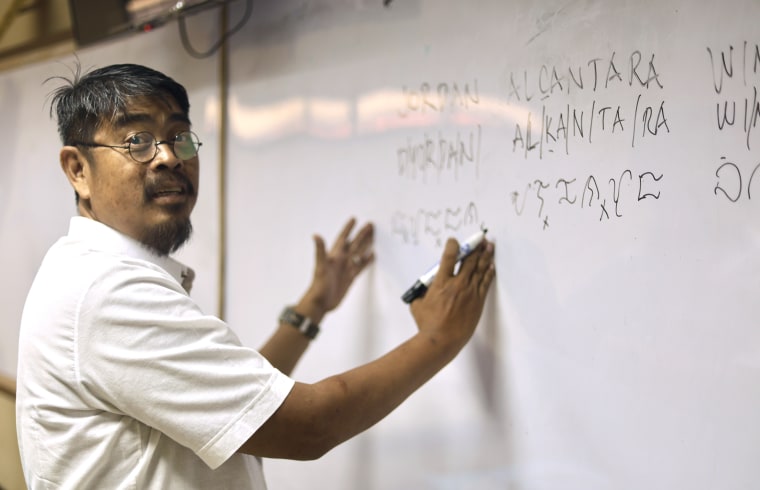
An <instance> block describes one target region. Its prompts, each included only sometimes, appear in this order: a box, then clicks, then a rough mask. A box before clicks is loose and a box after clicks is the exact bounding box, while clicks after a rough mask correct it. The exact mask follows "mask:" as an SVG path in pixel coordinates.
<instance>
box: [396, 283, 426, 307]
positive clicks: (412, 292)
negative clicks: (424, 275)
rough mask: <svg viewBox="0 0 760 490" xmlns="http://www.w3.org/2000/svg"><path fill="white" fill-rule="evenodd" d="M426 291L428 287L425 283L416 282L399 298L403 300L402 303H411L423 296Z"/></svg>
mask: <svg viewBox="0 0 760 490" xmlns="http://www.w3.org/2000/svg"><path fill="white" fill-rule="evenodd" d="M427 289H428V287H427V286H426V285H425V283H423V282H422V281H417V282H415V283H414V285H413V286H412V287H410V288H409V289H407V290H406V292H405V293H404V294H403V295H402V296H401V299H402V300H404V303H411V302H412V301H414V300H415V299H417V298H419V297H420V296H422V295H424V294H425V293H426V292H427Z"/></svg>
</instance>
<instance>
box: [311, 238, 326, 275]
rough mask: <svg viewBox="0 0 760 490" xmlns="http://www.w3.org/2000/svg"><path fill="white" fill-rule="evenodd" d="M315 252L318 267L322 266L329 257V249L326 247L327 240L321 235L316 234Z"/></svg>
mask: <svg viewBox="0 0 760 490" xmlns="http://www.w3.org/2000/svg"><path fill="white" fill-rule="evenodd" d="M313 238H314V253H315V260H316V264H317V267H318V266H320V265H321V264H322V263H324V261H325V260H326V258H327V249H326V248H325V241H324V239H323V238H322V237H321V236H319V235H314V237H313Z"/></svg>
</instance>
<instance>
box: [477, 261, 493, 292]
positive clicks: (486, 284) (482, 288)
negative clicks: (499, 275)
mask: <svg viewBox="0 0 760 490" xmlns="http://www.w3.org/2000/svg"><path fill="white" fill-rule="evenodd" d="M494 277H496V266H495V265H494V264H493V262H492V263H491V264H490V265H489V266H488V269H486V272H485V274H483V279H481V281H480V284H479V285H478V293H479V294H480V296H481V297H485V296H486V294H488V290H489V289H490V288H491V283H492V282H493V278H494Z"/></svg>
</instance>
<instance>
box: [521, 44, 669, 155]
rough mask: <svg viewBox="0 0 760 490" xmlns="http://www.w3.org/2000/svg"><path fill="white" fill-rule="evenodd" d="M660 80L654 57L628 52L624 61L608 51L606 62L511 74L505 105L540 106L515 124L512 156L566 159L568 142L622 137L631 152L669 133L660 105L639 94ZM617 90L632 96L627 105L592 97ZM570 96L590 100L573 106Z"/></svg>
mask: <svg viewBox="0 0 760 490" xmlns="http://www.w3.org/2000/svg"><path fill="white" fill-rule="evenodd" d="M645 60H648V61H645ZM660 78H661V75H660V72H659V70H658V68H657V66H656V63H655V55H654V54H651V55H650V56H649V57H648V58H645V57H644V55H643V54H642V53H641V52H640V51H633V52H632V53H631V54H630V55H629V56H628V57H626V58H625V59H621V58H620V57H619V56H617V54H616V53H615V52H614V51H613V52H612V54H611V55H610V56H608V57H605V58H593V59H591V60H589V61H588V62H586V63H584V64H580V65H577V66H575V67H573V66H570V65H568V66H554V65H552V66H549V65H545V64H544V65H541V66H540V67H539V68H538V70H537V71H536V72H529V71H528V70H523V71H522V73H521V74H520V73H518V74H515V73H514V72H513V73H511V74H510V75H509V81H508V87H509V88H508V93H507V99H508V102H510V103H520V104H530V103H531V102H533V101H538V102H540V108H537V109H536V110H535V111H528V112H527V115H526V118H525V120H524V121H518V122H516V123H515V128H514V133H513V137H512V151H513V153H516V152H517V151H518V150H519V151H521V152H522V154H523V156H524V157H525V158H526V159H527V158H528V157H529V156H530V154H531V153H535V154H537V156H538V158H539V159H541V158H543V157H544V155H545V154H546V153H553V152H555V151H562V152H563V153H565V154H570V150H571V146H572V145H573V144H574V143H576V142H585V143H592V141H593V140H594V138H595V137H601V136H603V135H610V136H615V135H620V134H623V133H625V134H626V136H627V137H626V138H625V139H624V140H625V141H628V142H630V145H631V147H634V146H636V142H637V140H641V139H643V138H646V137H653V136H657V135H658V134H662V133H669V132H670V126H669V125H668V116H667V111H666V105H665V100H664V99H662V98H657V97H655V98H654V99H653V100H650V97H646V98H642V94H641V93H640V91H641V90H649V89H651V90H662V89H663V83H662V81H661V79H660ZM620 88H623V89H625V88H629V89H630V90H631V91H634V95H632V96H631V98H630V102H629V103H627V104H607V103H604V102H602V101H601V100H600V99H599V98H598V96H599V95H600V93H601V92H603V91H606V90H611V89H620ZM637 91H638V92H637ZM576 92H577V93H579V94H581V95H582V94H583V93H589V94H594V96H591V97H590V98H589V100H587V102H582V103H578V102H577V101H578V100H579V99H578V97H577V96H576V95H575V93H576ZM571 94H572V95H573V102H572V103H570V102H569V101H568V102H567V103H565V104H560V103H559V102H560V101H559V100H557V99H558V98H560V97H563V98H570V95H571ZM548 99H553V100H548ZM549 102H551V104H549ZM534 104H535V102H534Z"/></svg>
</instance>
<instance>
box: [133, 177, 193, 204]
mask: <svg viewBox="0 0 760 490" xmlns="http://www.w3.org/2000/svg"><path fill="white" fill-rule="evenodd" d="M172 187H180V188H181V189H182V192H183V193H184V194H188V195H190V196H195V186H193V183H192V182H191V181H190V179H188V178H187V176H186V175H184V174H181V173H175V174H172V175H171V176H168V175H158V176H155V177H152V178H150V179H149V180H148V181H147V182H146V183H145V187H144V189H143V190H144V193H145V198H146V200H147V199H150V198H151V197H153V196H155V195H156V194H158V193H159V192H161V191H162V190H165V189H167V188H172Z"/></svg>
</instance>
